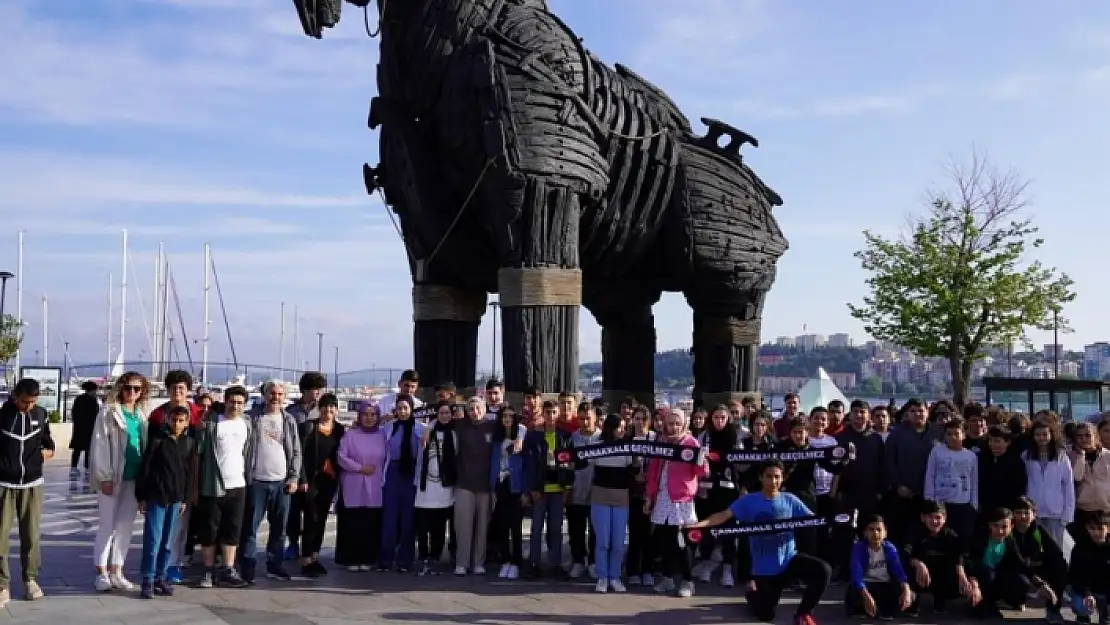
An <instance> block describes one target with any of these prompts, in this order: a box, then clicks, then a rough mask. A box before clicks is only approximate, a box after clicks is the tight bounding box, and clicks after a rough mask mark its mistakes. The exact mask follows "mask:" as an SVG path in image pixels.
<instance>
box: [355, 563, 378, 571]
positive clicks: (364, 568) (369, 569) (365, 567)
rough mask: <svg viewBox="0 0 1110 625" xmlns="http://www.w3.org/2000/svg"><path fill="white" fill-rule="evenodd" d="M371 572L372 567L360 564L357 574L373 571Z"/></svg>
mask: <svg viewBox="0 0 1110 625" xmlns="http://www.w3.org/2000/svg"><path fill="white" fill-rule="evenodd" d="M373 570H374V567H372V566H370V565H369V564H360V565H358V572H359V573H369V572H370V571H373Z"/></svg>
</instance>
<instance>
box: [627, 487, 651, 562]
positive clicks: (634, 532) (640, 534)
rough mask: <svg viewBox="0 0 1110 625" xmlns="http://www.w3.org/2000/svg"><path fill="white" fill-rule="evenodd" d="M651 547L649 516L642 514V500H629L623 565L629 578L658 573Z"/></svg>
mask: <svg viewBox="0 0 1110 625" xmlns="http://www.w3.org/2000/svg"><path fill="white" fill-rule="evenodd" d="M653 547H654V546H653V544H652V540H651V516H650V515H647V514H644V500H643V499H631V500H630V501H629V503H628V552H627V554H626V555H625V564H624V566H625V569H626V570H627V572H628V576H629V577H632V576H641V575H650V574H654V573H658V572H659V567H658V566H657V563H656V561H655V549H654V548H653Z"/></svg>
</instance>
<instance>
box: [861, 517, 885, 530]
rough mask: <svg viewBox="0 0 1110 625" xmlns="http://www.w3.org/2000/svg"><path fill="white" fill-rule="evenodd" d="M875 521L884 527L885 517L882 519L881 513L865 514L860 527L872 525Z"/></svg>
mask: <svg viewBox="0 0 1110 625" xmlns="http://www.w3.org/2000/svg"><path fill="white" fill-rule="evenodd" d="M875 523H878V524H879V525H882V526H883V527H884V528H885V527H886V519H884V518H883V515H881V514H869V515H867V517H866V518H865V519H863V523H862V524H861V525H860V527H867V526H868V525H872V524H875Z"/></svg>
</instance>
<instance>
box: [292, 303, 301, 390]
mask: <svg viewBox="0 0 1110 625" xmlns="http://www.w3.org/2000/svg"><path fill="white" fill-rule="evenodd" d="M300 327H301V318H300V306H297V305H296V304H294V305H293V381H294V382H296V381H297V373H298V371H297V370H298V367H297V363H298V362H299V361H298V360H297V359H298V358H300V353H299V350H298V349H297V334H298V331H299V330H300Z"/></svg>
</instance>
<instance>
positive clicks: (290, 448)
mask: <svg viewBox="0 0 1110 625" xmlns="http://www.w3.org/2000/svg"><path fill="white" fill-rule="evenodd" d="M265 412H266V406H265V404H263V405H260V406H257V407H256V408H254V409H252V410H251V412H250V415H249V416H248V417H247V418H248V419H250V430H249V431H250V433H251V435H250V437H249V438H248V439H247V449H246V451H245V453H246V464H247V485H248V486H250V484H251V482H252V481H253V480H252V477H251V476H252V474H253V473H254V468H253V467H254V461H255V456H256V455H257V453H258V445H259V439H260V437H261V436H262V427H261V426H260V425H259V419H261V418H262V415H263V414H264V413H265ZM281 414H282V418H283V427H282V440H281V443H282V447H283V448H284V449H285V462H286V475H285V481H286V482H288V481H290V480H295V481H297V482H300V480H301V435H300V432H299V430H298V428H297V420H296V418H294V417H293V415H291V414H289V411H288V410H285V409H284V408H283V409H282V410H281Z"/></svg>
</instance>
